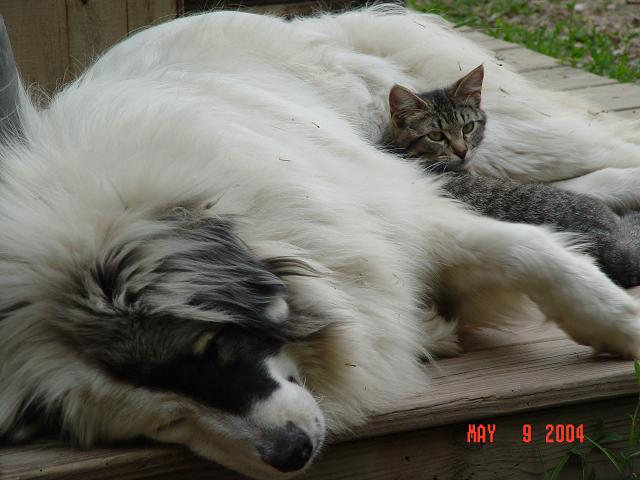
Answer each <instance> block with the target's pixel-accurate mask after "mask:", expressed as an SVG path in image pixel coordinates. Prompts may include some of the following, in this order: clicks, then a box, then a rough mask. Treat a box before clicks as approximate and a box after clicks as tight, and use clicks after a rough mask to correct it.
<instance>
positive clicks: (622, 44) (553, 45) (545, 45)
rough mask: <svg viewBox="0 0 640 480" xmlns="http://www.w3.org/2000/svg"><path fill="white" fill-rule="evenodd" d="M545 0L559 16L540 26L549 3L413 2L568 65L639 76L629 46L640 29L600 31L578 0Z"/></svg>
mask: <svg viewBox="0 0 640 480" xmlns="http://www.w3.org/2000/svg"><path fill="white" fill-rule="evenodd" d="M544 3H547V4H553V5H554V6H555V8H556V9H561V11H562V13H563V15H562V16H561V18H556V19H548V20H546V21H545V22H544V25H541V24H540V23H541V22H540V18H542V16H543V15H544V14H545V11H546V9H547V8H548V5H546V6H545V5H543V4H541V3H536V2H532V1H529V0H488V1H478V0H409V5H410V6H411V7H413V8H415V9H416V10H419V11H423V12H429V13H437V14H439V15H442V16H444V17H445V18H447V19H448V20H450V21H451V22H453V23H454V24H455V25H457V26H463V25H466V26H471V27H475V28H479V29H481V30H484V31H485V32H486V33H487V34H489V35H491V36H494V37H496V38H501V39H503V40H506V41H508V42H514V43H518V44H521V45H523V46H525V47H527V48H529V49H531V50H535V51H536V52H540V53H544V54H545V55H549V56H551V57H555V58H558V59H560V60H562V62H563V63H566V64H568V65H571V66H574V67H578V68H582V69H584V70H588V71H590V72H593V73H595V74H598V75H604V76H606V77H610V78H614V79H616V80H619V81H621V82H634V81H638V79H640V58H631V57H630V55H629V48H628V47H629V42H630V41H631V40H632V39H633V38H634V37H637V36H639V35H640V32H638V31H628V32H616V33H615V35H614V34H609V33H605V32H601V31H598V30H597V29H596V28H595V27H594V26H593V25H592V24H591V23H589V22H588V20H585V19H583V18H582V17H581V16H580V14H578V13H576V12H575V11H574V7H575V2H559V0H551V1H549V2H544ZM536 24H537V25H536ZM636 30H638V29H636Z"/></svg>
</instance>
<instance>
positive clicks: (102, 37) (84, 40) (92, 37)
mask: <svg viewBox="0 0 640 480" xmlns="http://www.w3.org/2000/svg"><path fill="white" fill-rule="evenodd" d="M66 1H67V25H68V29H69V62H70V67H71V72H72V74H73V75H78V74H79V73H81V72H83V71H84V69H85V68H86V67H87V65H88V64H89V63H91V61H92V60H93V59H94V58H96V57H97V56H98V55H99V54H101V53H102V52H104V51H105V50H106V49H107V48H109V47H110V46H111V45H113V44H115V43H117V42H118V41H119V40H122V39H123V38H124V37H126V35H127V0H111V1H108V2H105V1H102V0H66Z"/></svg>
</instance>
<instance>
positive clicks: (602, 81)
mask: <svg viewBox="0 0 640 480" xmlns="http://www.w3.org/2000/svg"><path fill="white" fill-rule="evenodd" d="M524 76H525V77H526V78H528V79H529V80H532V81H533V82H535V83H537V84H538V85H539V86H540V87H542V88H549V89H552V90H576V89H579V88H587V87H589V88H590V87H598V86H601V85H611V84H614V83H617V82H616V80H613V79H611V78H606V77H601V76H599V75H594V74H593V73H589V72H585V71H584V70H578V69H577V68H572V67H557V68H551V69H543V70H533V71H530V72H526V73H524Z"/></svg>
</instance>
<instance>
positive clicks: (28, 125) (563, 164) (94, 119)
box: [0, 8, 640, 478]
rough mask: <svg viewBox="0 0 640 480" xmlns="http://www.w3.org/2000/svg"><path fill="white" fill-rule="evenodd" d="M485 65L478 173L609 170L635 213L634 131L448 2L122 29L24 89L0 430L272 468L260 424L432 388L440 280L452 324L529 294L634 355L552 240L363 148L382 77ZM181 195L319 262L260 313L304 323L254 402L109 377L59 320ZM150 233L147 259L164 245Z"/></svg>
mask: <svg viewBox="0 0 640 480" xmlns="http://www.w3.org/2000/svg"><path fill="white" fill-rule="evenodd" d="M480 63H484V65H485V70H486V77H485V78H486V80H485V87H484V88H485V91H484V92H483V105H484V108H485V110H486V111H487V114H488V117H489V123H488V127H487V133H486V140H485V142H484V144H483V146H482V147H481V148H480V149H479V151H478V152H477V154H476V155H475V157H474V158H473V159H472V162H471V168H472V169H473V170H474V171H476V172H478V173H483V174H488V175H508V176H510V177H513V178H516V179H519V180H524V181H526V180H543V181H560V182H561V183H560V185H561V186H562V187H564V188H568V189H572V190H576V191H589V192H590V193H593V187H594V186H600V190H599V191H598V192H596V193H598V194H599V196H600V197H601V198H603V199H606V200H607V201H608V202H609V203H610V204H616V205H617V204H624V205H626V206H638V205H640V188H639V186H640V145H638V141H639V140H640V135H638V134H637V130H634V129H633V127H632V125H631V124H625V123H624V122H618V123H613V122H610V121H607V120H597V121H596V120H593V119H590V118H589V117H588V116H587V114H586V113H584V112H585V110H584V108H583V106H582V104H581V103H580V102H579V101H576V100H574V99H571V98H569V97H567V96H565V95H564V94H563V95H561V94H556V93H551V92H546V91H543V90H541V89H539V88H537V87H534V86H532V85H531V84H529V83H528V82H527V81H526V80H524V79H523V78H522V77H520V76H519V75H517V74H515V73H512V72H511V71H510V70H509V69H508V68H507V67H506V66H502V65H498V64H497V63H496V62H495V61H494V60H493V57H492V56H491V54H490V53H489V52H487V51H485V50H483V49H482V48H480V47H478V46H477V45H475V44H473V43H472V42H470V41H469V40H466V39H464V38H463V37H461V36H460V35H459V34H458V33H456V32H455V31H453V30H452V29H451V28H450V27H449V26H448V25H446V24H445V23H444V22H442V21H441V20H440V19H439V18H437V17H433V16H428V15H418V14H412V13H407V12H404V11H403V10H399V9H393V8H377V9H375V8H374V9H367V10H362V11H356V12H350V13H345V14H341V15H337V16H332V15H326V16H321V17H319V18H308V19H297V20H294V21H291V22H286V21H284V20H282V19H277V18H271V17H266V16H256V15H250V14H243V13H231V12H223V13H211V14H205V15H200V16H193V17H188V18H182V19H179V20H175V21H171V22H168V23H166V24H163V25H160V26H157V27H154V28H151V29H149V30H146V31H143V32H141V33H139V34H137V35H135V36H133V37H132V38H130V39H127V40H126V41H124V42H122V43H120V44H118V45H116V46H115V47H114V48H112V49H111V50H110V51H109V52H107V53H106V54H105V55H104V56H103V57H102V58H100V59H99V60H98V61H97V62H96V63H95V64H94V65H93V66H91V67H90V68H89V70H88V71H87V72H86V73H85V74H84V76H83V77H82V78H80V79H79V80H78V81H76V82H74V83H73V84H71V85H69V86H68V87H66V88H65V89H64V90H63V91H62V92H60V93H59V94H58V95H56V96H55V97H54V98H53V99H52V101H51V103H50V106H49V107H48V108H47V109H46V110H43V111H37V110H36V109H35V108H34V107H31V106H30V105H28V104H27V103H26V101H25V102H24V104H23V109H22V122H23V128H24V139H23V140H22V141H19V142H16V143H15V144H13V145H12V146H10V147H7V148H5V149H4V151H3V152H2V159H1V164H2V180H3V181H2V184H1V188H0V313H2V316H0V434H1V433H4V434H5V435H8V436H10V437H12V438H15V439H20V438H27V437H28V435H29V434H30V433H31V432H30V431H28V430H25V429H24V428H23V427H18V426H17V423H16V418H18V417H19V416H20V415H21V414H23V413H24V410H25V408H26V406H28V405H29V404H30V402H31V401H32V400H33V399H38V402H39V403H40V405H41V410H42V411H43V412H45V413H46V412H48V411H53V410H54V409H59V411H60V413H61V418H62V426H63V429H64V430H65V431H66V432H68V433H69V434H70V435H71V436H72V437H73V438H74V439H75V440H76V441H78V442H80V443H81V444H83V445H91V444H93V443H95V442H98V441H118V440H122V439H127V438H132V437H135V436H138V435H144V436H147V437H149V438H154V439H157V440H160V441H172V442H179V443H183V444H185V445H187V446H189V447H190V448H192V449H193V450H194V451H196V452H198V453H199V454H201V455H204V456H205V457H208V458H211V459H213V460H215V461H218V462H221V463H223V464H225V465H227V466H229V467H231V468H234V469H236V470H239V471H241V472H243V473H246V474H248V475H252V476H254V477H258V478H281V477H283V476H286V475H289V474H284V473H279V472H277V471H276V470H274V469H273V468H271V467H269V466H267V465H265V464H264V463H262V462H261V460H260V457H259V455H257V453H256V451H255V449H254V447H253V444H252V436H255V435H259V434H260V432H261V431H263V429H264V428H266V427H265V425H266V424H270V422H271V423H279V424H282V423H284V422H287V421H295V422H296V424H299V425H303V429H304V430H305V431H307V432H310V433H309V435H310V436H311V437H312V438H313V440H314V448H315V451H317V450H318V449H319V448H320V446H321V444H322V438H323V436H324V431H325V427H326V430H327V431H328V432H329V433H330V434H333V433H337V432H341V431H344V430H345V429H349V428H351V427H353V426H355V425H358V424H362V423H363V422H364V421H365V420H366V417H367V415H369V414H371V413H374V412H380V411H383V410H384V409H385V408H388V407H389V406H390V405H392V404H393V403H395V402H397V401H398V399H400V398H402V397H403V396H405V395H409V394H411V393H412V392H416V391H422V392H424V391H425V389H427V390H426V391H428V386H427V379H426V378H425V375H424V371H423V369H422V367H421V364H420V363H419V361H418V359H419V357H421V356H423V355H425V354H426V355H433V354H452V353H457V352H458V350H459V347H458V345H457V341H456V331H455V328H456V324H454V323H452V322H449V321H445V320H443V319H442V318H441V317H440V316H439V315H438V313H437V312H436V310H435V306H434V304H433V300H434V295H435V293H436V292H439V291H442V290H445V291H446V292H447V295H448V296H449V297H451V298H454V299H455V300H456V303H457V305H458V306H459V308H458V310H457V311H458V315H459V318H458V323H460V324H462V325H470V326H473V325H477V324H480V323H494V324H495V323H500V322H506V321H516V320H527V318H531V317H526V316H525V317H524V318H520V316H521V315H530V312H529V309H530V306H531V302H530V301H529V300H528V298H530V299H531V300H533V301H534V302H535V303H536V304H537V306H538V307H539V308H540V310H541V311H542V312H544V314H545V315H546V316H547V317H548V318H549V319H551V320H553V321H555V322H557V323H558V325H559V326H560V327H561V328H563V329H564V330H565V331H566V332H567V333H568V334H569V335H570V336H571V337H572V338H574V339H575V340H576V341H578V342H580V343H583V344H585V345H590V346H592V347H594V349H596V350H598V351H607V352H613V353H616V354H619V355H622V356H626V357H638V356H639V354H640V319H639V318H638V307H637V304H636V303H635V301H634V300H633V299H632V298H631V297H630V296H629V295H627V293H626V292H624V291H623V290H621V289H620V288H618V287H617V286H615V285H614V284H613V283H612V282H611V281H609V280H608V279H607V278H606V277H605V275H604V274H602V273H601V272H600V271H599V270H598V269H597V268H596V267H595V266H594V264H593V262H592V260H591V259H589V258H587V257H586V256H583V255H581V254H579V253H576V252H575V251H573V250H572V248H570V247H567V246H566V245H567V242H566V240H567V238H566V237H561V236H560V235H558V234H555V233H551V232H550V231H548V230H546V229H543V228H539V227H534V226H528V225H519V224H505V223H501V222H498V221H495V220H491V219H487V218H481V217H478V216H476V215H474V214H472V213H470V212H468V211H466V210H465V209H464V208H463V207H461V206H460V205H458V204H456V203H455V202H453V201H451V200H449V199H446V198H443V197H442V196H440V195H439V189H438V181H437V180H435V179H433V178H427V177H425V176H424V174H423V173H422V172H421V171H420V169H419V168H418V167H417V166H416V165H413V164H411V163H407V162H403V161H401V160H399V159H398V158H396V157H394V156H392V155H391V154H388V153H385V152H382V151H380V150H379V149H377V148H376V147H375V146H374V143H375V141H376V140H377V139H378V137H379V135H380V134H381V132H382V131H383V129H384V126H385V125H386V122H387V121H388V115H389V114H388V107H387V103H386V99H387V93H388V91H389V89H390V87H391V86H392V85H393V84H395V83H400V84H403V85H407V86H409V87H412V88H414V89H416V90H419V91H420V90H427V89H430V88H433V87H434V86H436V85H445V84H448V83H450V82H451V81H453V80H455V79H456V78H457V77H458V76H459V73H460V71H461V70H462V71H468V70H470V69H471V68H473V67H475V66H477V65H478V64H480ZM627 167H636V168H632V169H629V170H628V171H627V170H623V169H624V168H627ZM602 169H604V170H602ZM592 172H593V173H592ZM581 175H585V176H583V177H581V178H577V179H574V177H580V176H581ZM623 177H624V181H625V183H624V185H623V186H622V188H621V185H620V184H619V183H618V180H619V179H620V178H623ZM183 205H195V206H194V207H190V208H192V209H193V210H194V211H196V213H197V214H198V215H202V216H209V217H229V216H233V217H232V218H234V229H235V232H236V233H237V235H238V236H239V237H240V238H241V239H242V240H243V241H244V242H245V243H246V244H247V245H248V247H249V249H250V250H251V251H252V252H253V253H254V254H255V255H256V257H258V258H268V257H274V256H285V257H293V258H298V259H302V260H304V262H306V264H308V265H310V266H311V267H313V268H314V269H315V270H316V271H318V272H320V274H318V275H312V276H291V277H283V280H284V281H285V283H286V285H287V288H288V293H287V296H286V300H287V303H288V307H286V305H285V306H283V302H282V299H279V300H277V301H276V302H275V303H274V304H273V305H272V307H271V308H272V310H271V313H270V315H272V316H274V318H275V317H279V318H280V317H284V316H286V312H287V308H289V309H290V311H291V318H290V319H289V320H288V322H289V323H291V324H293V327H292V328H294V329H301V330H305V329H309V331H310V332H314V333H313V334H312V335H310V336H309V337H308V339H307V340H303V341H298V342H294V343H292V344H290V345H287V346H286V348H285V349H284V350H283V351H282V352H281V354H280V355H279V357H278V358H277V359H274V360H273V361H272V362H271V363H270V366H269V371H270V372H271V375H272V377H273V378H275V379H276V380H277V381H278V383H279V384H281V385H282V388H281V389H280V390H279V393H278V395H274V396H273V397H272V398H270V399H269V400H267V401H265V402H263V403H262V404H259V405H255V406H254V407H253V409H252V413H251V414H250V415H249V417H250V418H249V417H247V418H236V417H233V418H232V417H231V416H228V415H226V416H225V415H221V414H220V413H219V412H216V411H215V410H214V409H211V408H207V407H206V406H204V405H202V404H199V403H198V402H196V401H194V400H191V399H189V398H186V397H184V396H181V395H178V394H176V393H172V392H161V391H153V390H147V389H144V388H136V387H134V386H131V385H128V384H126V383H121V382H118V381H116V380H114V379H113V378H111V377H110V376H109V375H107V374H105V373H104V372H102V371H101V370H100V369H99V368H97V367H95V366H93V365H91V364H90V363H88V362H86V361H85V360H84V359H83V358H81V357H80V356H79V355H77V354H76V353H75V351H74V350H73V348H71V347H70V346H69V345H67V344H66V343H65V342H63V341H61V340H60V337H59V336H58V335H57V334H54V333H52V332H53V330H52V328H51V326H52V325H55V326H56V328H57V329H54V330H55V331H56V332H58V331H62V332H65V331H67V330H66V328H69V329H72V328H81V322H82V319H81V316H80V317H78V313H77V311H75V310H73V309H72V307H70V306H69V305H70V302H71V300H70V298H71V297H73V295H75V293H74V292H72V291H70V288H71V287H70V285H71V279H72V278H75V276H78V275H81V274H82V272H83V270H84V269H86V268H87V265H89V264H91V262H94V261H95V260H96V259H98V258H101V256H103V255H105V252H106V251H107V250H108V249H109V248H110V245H111V243H113V242H116V241H129V240H130V241H141V240H140V239H144V238H145V235H147V234H148V233H149V232H154V231H157V230H160V229H162V228H164V226H163V224H162V220H159V219H158V212H160V213H161V212H164V211H170V210H171V209H173V208H175V207H176V206H183ZM203 205H207V207H204V206H203ZM123 239H124V240H123ZM143 243H144V242H143ZM153 245H154V247H156V248H155V249H153V250H152V249H151V247H149V252H148V254H149V255H150V256H157V257H158V258H160V257H161V256H162V255H164V254H165V253H166V252H167V251H170V250H171V249H172V248H177V247H175V246H174V245H172V244H153ZM154 258H155V257H154ZM185 285H186V284H185ZM185 285H182V284H177V283H176V285H175V288H174V289H172V288H167V289H166V290H164V291H163V292H164V293H163V294H162V295H156V296H155V297H153V298H152V299H151V300H150V301H152V302H155V303H154V308H157V309H159V310H162V309H168V310H171V311H175V312H183V313H184V312H186V311H187V310H185V309H186V307H185V305H184V298H186V297H185V295H188V292H186V293H185V291H183V290H182V289H184V288H187V289H188V285H187V286H186V287H185ZM88 301H93V302H98V301H99V299H97V298H93V299H91V298H89V300H88ZM104 308H105V309H108V308H110V307H109V306H105V307H104ZM189 312H191V311H189ZM274 312H275V313H274ZM280 319H281V318H280ZM202 320H207V317H206V315H205V316H204V317H203V318H202ZM72 322H75V323H74V324H73V326H69V325H67V323H72ZM77 322H80V324H78V323H77ZM285 323H286V322H285ZM296 323H297V324H296ZM79 325H80V326H79ZM290 375H300V376H301V377H302V379H303V380H304V385H295V384H291V383H289V384H288V383H287V382H286V381H285V380H284V379H286V378H287V377H288V376H290ZM239 381H241V379H239ZM275 397H278V398H275ZM275 412H278V413H277V414H276V413H275ZM320 412H321V413H320ZM318 417H324V423H322V422H320V423H318V422H315V423H314V422H313V420H314V418H318Z"/></svg>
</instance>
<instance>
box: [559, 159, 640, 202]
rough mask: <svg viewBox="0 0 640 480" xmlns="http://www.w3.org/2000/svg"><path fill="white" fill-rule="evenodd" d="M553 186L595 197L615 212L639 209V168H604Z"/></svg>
mask: <svg viewBox="0 0 640 480" xmlns="http://www.w3.org/2000/svg"><path fill="white" fill-rule="evenodd" d="M554 185H555V186H556V187H558V188H562V189H563V190H569V191H570V192H575V193H584V194H586V195H590V196H592V197H596V198H598V199H600V200H602V201H603V202H604V203H606V204H607V205H608V206H609V207H611V208H612V209H614V210H616V211H622V210H626V209H632V210H637V209H639V208H640V168H605V169H602V170H597V171H595V172H592V173H589V174H587V175H583V176H581V177H576V178H570V179H569V180H563V181H560V182H555V183H554Z"/></svg>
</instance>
